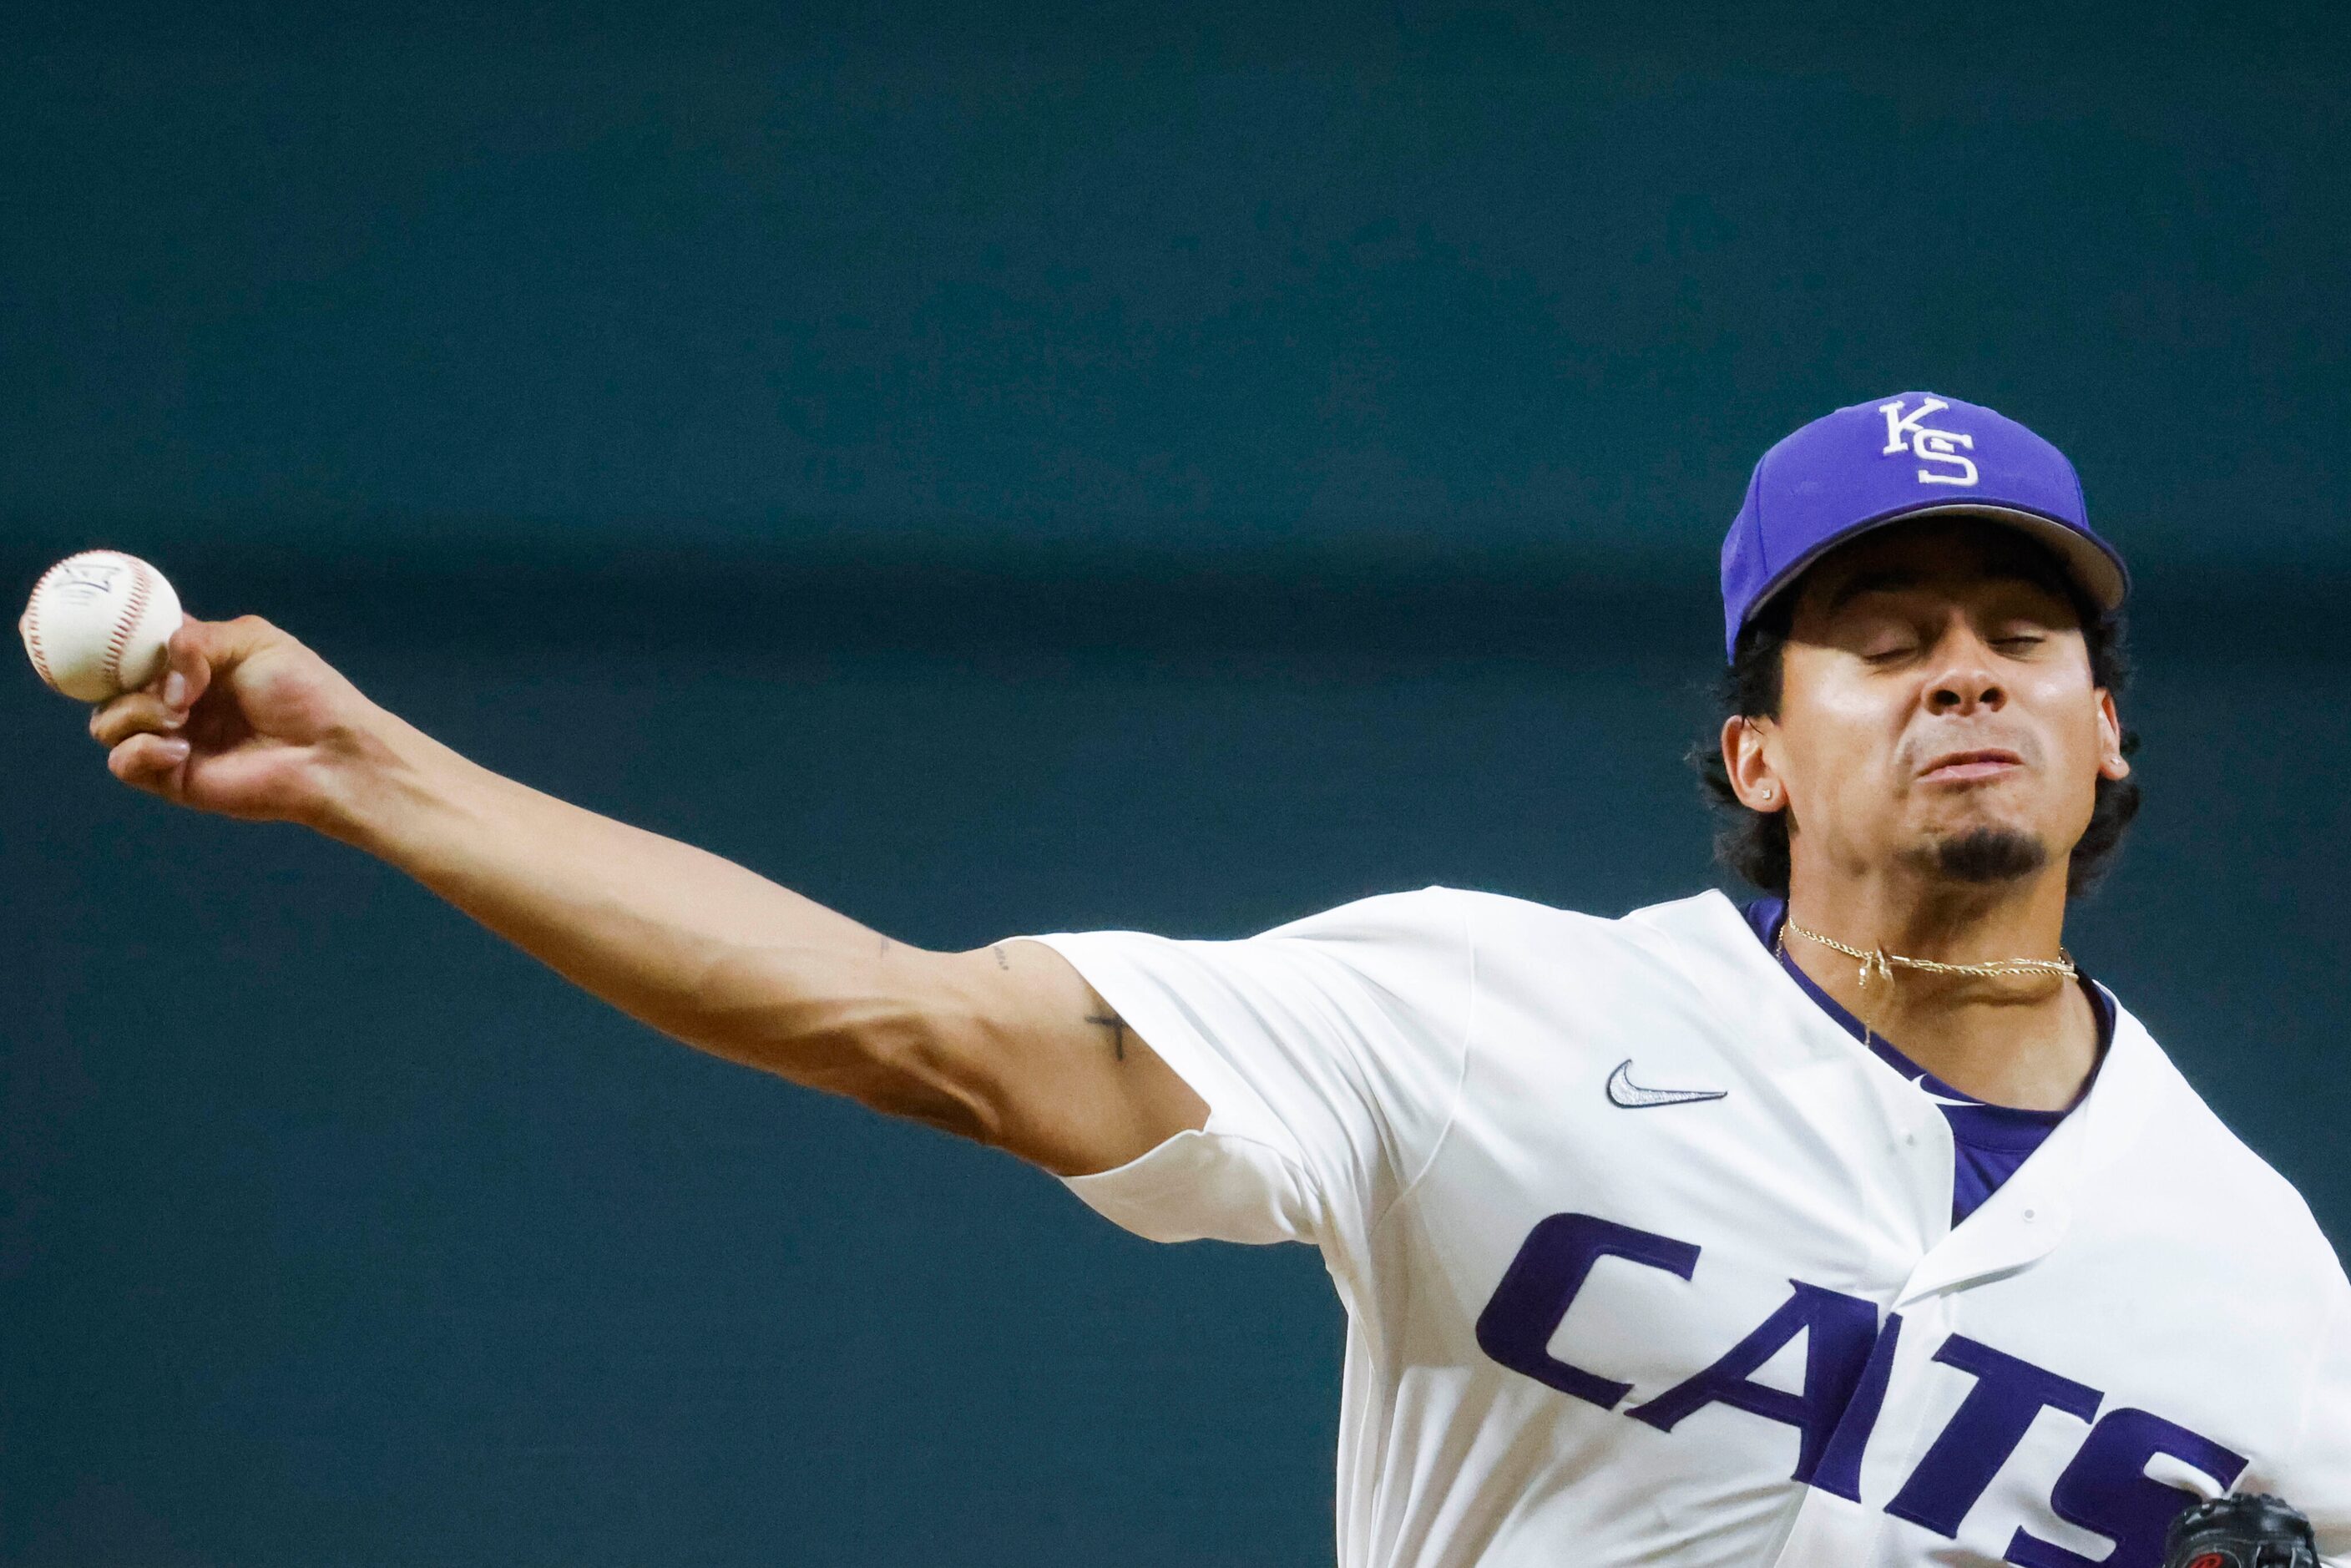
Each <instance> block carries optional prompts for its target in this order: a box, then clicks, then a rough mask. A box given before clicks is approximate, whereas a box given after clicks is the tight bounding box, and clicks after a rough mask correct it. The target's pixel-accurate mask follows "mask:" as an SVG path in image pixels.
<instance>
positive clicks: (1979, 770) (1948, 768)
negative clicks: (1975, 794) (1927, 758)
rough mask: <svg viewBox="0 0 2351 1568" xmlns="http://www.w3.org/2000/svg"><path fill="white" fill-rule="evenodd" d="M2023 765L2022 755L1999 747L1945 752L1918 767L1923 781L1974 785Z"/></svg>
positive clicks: (2000, 776)
mask: <svg viewBox="0 0 2351 1568" xmlns="http://www.w3.org/2000/svg"><path fill="white" fill-rule="evenodd" d="M2023 766H2024V758H2022V757H2019V756H2018V755H2017V754H2016V753H2015V752H2013V751H2007V750H2003V749H2001V747H1983V748H1982V749H1980V750H1977V751H1947V752H1945V753H1944V754H1943V755H1942V756H1940V757H1938V758H1935V759H1934V760H1933V761H1931V762H1929V763H1928V764H1927V766H1926V767H1924V768H1920V769H1919V770H1918V779H1919V782H1921V783H1925V784H1976V783H1980V782H1982V781H1983V780H1985V779H1999V778H2003V777H2005V776H2006V775H2008V774H2010V773H2011V772H2014V771H2015V770H2017V769H2018V768H2022V767H2023Z"/></svg>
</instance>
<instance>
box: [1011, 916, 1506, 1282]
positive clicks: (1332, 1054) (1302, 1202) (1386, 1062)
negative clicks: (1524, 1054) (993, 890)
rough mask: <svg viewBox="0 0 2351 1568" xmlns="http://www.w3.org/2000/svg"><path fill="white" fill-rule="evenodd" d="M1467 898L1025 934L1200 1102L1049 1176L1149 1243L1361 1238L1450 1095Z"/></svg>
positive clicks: (1440, 1123) (1467, 988)
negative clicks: (1116, 1154) (1167, 926)
mask: <svg viewBox="0 0 2351 1568" xmlns="http://www.w3.org/2000/svg"><path fill="white" fill-rule="evenodd" d="M1470 908H1471V901H1470V900H1469V899H1468V897H1466V896H1464V895H1462V894H1458V893H1456V892H1455V891H1453V890H1451V889H1448V888H1427V889H1424V890H1422V891H1420V892H1418V893H1405V894H1389V895H1386V896H1384V897H1379V898H1368V899H1364V900H1363V901H1361V902H1360V903H1355V904H1345V905H1343V906H1342V907H1340V908H1337V909H1333V910H1331V911H1329V912H1327V913H1325V914H1322V915H1312V916H1310V917H1308V918H1307V919H1304V920H1300V921H1296V922H1293V923H1291V924H1290V925H1282V926H1278V927H1276V928H1275V929H1273V930H1271V931H1268V932H1266V933H1264V934H1263V935H1262V936H1252V937H1249V938H1247V939H1245V940H1242V941H1238V942H1187V941H1174V940H1170V939H1168V938H1165V937H1160V936H1144V935H1142V934H1140V933H1136V932H1127V931H1101V932H1090V933H1085V934H1081V935H1062V936H1040V937H1035V938H1032V940H1035V941H1040V942H1042V943H1044V944H1046V945H1047V946H1050V947H1052V948H1053V949H1054V950H1055V951H1057V952H1059V953H1061V955H1062V956H1064V957H1066V958H1068V959H1069V961H1070V962H1071V964H1073V965H1074V966H1076V967H1077V969H1078V971H1079V972H1080V973H1081V974H1082V975H1083V976H1084V977H1086V980H1087V982H1088V983H1089V984H1091V985H1092V987H1093V988H1094V989H1095V990H1096V991H1098V992H1100V993H1101V995H1102V998H1103V999H1104V1000H1105V1001H1107V1002H1108V1003H1109V1004H1110V1005H1111V1007H1112V1008H1113V1009H1115V1010H1116V1011H1117V1013H1118V1015H1119V1017H1121V1018H1122V1019H1124V1020H1125V1021H1126V1023H1127V1025H1128V1027H1130V1028H1131V1029H1133V1030H1134V1031H1135V1032H1136V1033H1137V1034H1138V1035H1140V1036H1141V1037H1142V1038H1143V1039H1144V1040H1145V1041H1146V1042H1148V1044H1149V1045H1150V1046H1151V1049H1152V1050H1153V1051H1156V1052H1157V1053H1158V1054H1159V1056H1160V1057H1161V1058H1162V1059H1163V1060H1164V1061H1166V1062H1167V1064H1168V1065H1169V1066H1170V1067H1171V1068H1173V1069H1174V1070H1175V1072H1176V1073H1177V1074H1178V1075H1180V1076H1181V1077H1182V1078H1183V1079H1184V1081H1185V1082H1186V1083H1188V1084H1190V1085H1191V1087H1192V1089H1193V1091H1194V1092H1196V1093H1197V1094H1198V1095H1199V1096H1200V1098H1201V1099H1202V1100H1204V1101H1205V1102H1207V1105H1208V1120H1207V1125H1206V1126H1205V1127H1204V1128H1202V1129H1201V1130H1200V1131H1197V1132H1185V1133H1179V1134H1176V1135H1175V1137H1173V1138H1170V1139H1168V1140H1167V1141H1166V1142H1165V1143H1163V1144H1161V1145H1158V1146H1157V1147H1156V1148H1154V1149H1152V1150H1150V1151H1148V1152H1147V1153H1145V1154H1144V1155H1141V1156H1139V1157H1138V1158H1136V1159H1134V1160H1132V1161H1130V1162H1128V1163H1127V1164H1125V1165H1123V1166H1119V1167H1118V1168H1116V1169H1115V1170H1109V1171H1103V1172H1102V1173H1100V1174H1098V1175H1093V1176H1071V1177H1065V1178H1063V1179H1064V1180H1065V1181H1066V1183H1067V1185H1068V1186H1069V1187H1070V1188H1071V1191H1073V1192H1075V1193H1076V1194H1077V1195H1078V1197H1081V1198H1082V1199H1083V1200H1084V1201H1085V1202H1086V1203H1087V1204H1088V1205H1090V1206H1091V1207H1093V1208H1094V1209H1096V1210H1097V1211H1099V1212H1100V1213H1102V1215H1104V1216H1106V1217H1107V1218H1110V1219H1112V1220H1113V1221H1115V1222H1116V1223H1118V1224H1119V1225H1122V1226H1123V1227H1125V1228H1127V1229H1129V1230H1132V1231H1134V1232H1135V1233H1136V1234H1138V1235H1142V1236H1145V1237H1149V1238H1151V1239H1154V1240H1160V1241H1184V1240H1193V1239H1199V1238H1203V1237H1212V1238H1216V1239H1222V1240H1228V1241H1251V1242H1268V1241H1288V1240H1299V1241H1311V1242H1315V1243H1317V1244H1318V1245H1322V1246H1323V1247H1324V1248H1325V1249H1326V1250H1327V1249H1330V1248H1331V1247H1332V1246H1333V1245H1343V1244H1344V1243H1345V1241H1346V1240H1347V1239H1348V1238H1349V1237H1351V1236H1353V1237H1363V1236H1367V1235H1368V1234H1369V1232H1370V1230H1371V1229H1372V1228H1373V1227H1374V1226H1375V1225H1376V1224H1377V1223H1378V1219H1379V1218H1380V1216H1381V1215H1382V1214H1383V1213H1384V1211H1385V1208H1386V1207H1387V1206H1388V1205H1389V1204H1390V1203H1392V1202H1393V1201H1394V1200H1395V1198H1396V1197H1398V1196H1399V1195H1400V1194H1401V1193H1402V1192H1403V1191H1404V1190H1405V1188H1407V1187H1408V1186H1410V1185H1411V1183H1412V1182H1413V1181H1414V1180H1415V1179H1416V1176H1418V1175H1419V1173H1420V1171H1421V1170H1422V1169H1424V1168H1425V1167H1426V1164H1427V1162H1428V1160H1429V1159H1430V1158H1431V1157H1432V1156H1433V1155H1434V1154H1435V1152H1436V1146H1437V1141H1438V1140H1439V1139H1440V1138H1441V1137H1442V1136H1443V1135H1444V1132H1445V1129H1446V1127H1447V1125H1448V1124H1449V1122H1450V1120H1451V1117H1452V1114H1453V1112H1454V1108H1455V1103H1456V1101H1457V1100H1458V1096H1459V1093H1460V1090H1461V1080H1462V1070H1463V1066H1464V1063H1465V1061H1466V1057H1467V1051H1468V1040H1469V1036H1470V1031H1471V1030H1472V1027H1473V1019H1472V1014H1473V1011H1474V1008H1475V998H1476V984H1477V982H1476V962H1475V956H1474V945H1473V939H1472V936H1471V932H1470V928H1469V924H1468V923H1469V918H1470Z"/></svg>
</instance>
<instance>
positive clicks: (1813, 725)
mask: <svg viewBox="0 0 2351 1568" xmlns="http://www.w3.org/2000/svg"><path fill="white" fill-rule="evenodd" d="M1902 719H1903V713H1902V711H1901V710H1900V709H1898V708H1896V707H1894V706H1891V705H1888V704H1887V703H1886V702H1885V701H1884V700H1883V699H1882V698H1880V697H1878V696H1877V695H1876V694H1874V693H1869V692H1865V691H1857V690H1854V689H1851V688H1844V687H1828V686H1825V685H1824V686H1823V687H1822V688H1821V689H1817V690H1814V691H1813V692H1809V693H1807V694H1806V695H1805V699H1804V703H1803V706H1802V709H1801V710H1798V711H1788V710H1785V709H1783V711H1782V732H1783V735H1784V745H1785V747H1786V756H1787V763H1788V770H1789V780H1788V783H1789V790H1790V792H1791V793H1792V795H1794V796H1795V797H1796V799H1797V800H1805V799H1807V798H1809V799H1812V800H1835V799H1839V798H1841V797H1846V796H1853V795H1865V796H1868V797H1870V798H1873V799H1879V800H1882V799H1884V798H1886V774H1887V771H1888V768H1887V764H1888V763H1889V761H1890V760H1891V759H1893V758H1895V757H1896V754H1897V752H1898V749H1899V747H1900V745H1901V741H1902V729H1903V726H1902Z"/></svg>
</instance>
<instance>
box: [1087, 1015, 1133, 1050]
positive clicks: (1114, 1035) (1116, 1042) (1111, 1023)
mask: <svg viewBox="0 0 2351 1568" xmlns="http://www.w3.org/2000/svg"><path fill="white" fill-rule="evenodd" d="M1086 1021H1087V1022H1088V1023H1091V1024H1099V1025H1100V1026H1102V1028H1103V1029H1106V1030H1110V1049H1111V1053H1112V1054H1113V1055H1114V1056H1116V1057H1117V1058H1118V1059H1119V1060H1120V1061H1125V1060H1126V1020H1125V1019H1123V1018H1121V1017H1119V1016H1118V1015H1117V1014H1116V1013H1089V1014H1088V1015H1087V1016H1086Z"/></svg>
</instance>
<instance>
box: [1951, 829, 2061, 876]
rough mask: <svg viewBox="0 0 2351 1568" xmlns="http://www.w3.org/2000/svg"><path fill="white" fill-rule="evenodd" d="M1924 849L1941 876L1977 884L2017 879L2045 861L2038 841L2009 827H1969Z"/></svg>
mask: <svg viewBox="0 0 2351 1568" xmlns="http://www.w3.org/2000/svg"><path fill="white" fill-rule="evenodd" d="M1928 856H1929V858H1930V859H1931V861H1932V863H1933V865H1934V868H1935V870H1937V871H1938V872H1939V873H1942V874H1943V875H1944V876H1947V877H1949V879H1950V880H1951V881H1953V882H1964V883H1976V884H1979V885H1981V884H1987V883H2000V882H2019V881H2022V879H2024V878H2025V877H2028V876H2031V875H2032V873H2035V872H2037V871H2039V870H2040V869H2041V868H2042V867H2043V866H2045V865H2047V864H2048V863H2049V851H2048V849H2047V848H2046V847H2045V846H2044V845H2043V843H2042V842H2041V841H2040V840H2039V839H2037V838H2035V837H2033V836H2032V834H2031V833H2022V832H2019V831H2016V830H2015V829H2013V828H1972V829H1970V830H1969V831H1966V832H1964V833H1961V834H1959V836H1958V837H1957V838H1951V839H1944V840H1942V841H1939V842H1938V843H1937V844H1936V845H1935V847H1934V848H1933V849H1931V850H1929V851H1928Z"/></svg>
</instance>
